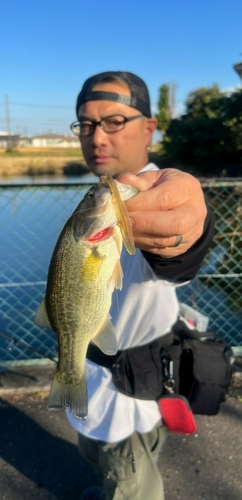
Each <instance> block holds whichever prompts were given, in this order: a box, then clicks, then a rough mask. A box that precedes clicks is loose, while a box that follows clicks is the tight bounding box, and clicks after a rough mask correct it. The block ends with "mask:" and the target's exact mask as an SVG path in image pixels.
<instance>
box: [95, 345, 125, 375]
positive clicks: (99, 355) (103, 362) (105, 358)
mask: <svg viewBox="0 0 242 500" xmlns="http://www.w3.org/2000/svg"><path fill="white" fill-rule="evenodd" d="M120 353H121V351H117V352H116V354H114V355H113V356H109V355H107V354H105V353H104V352H102V351H101V350H100V349H99V348H98V347H97V346H96V345H95V344H91V343H90V344H89V346H88V349H87V356H86V357H87V358H88V359H89V360H90V361H93V362H94V363H96V364H97V365H100V366H104V368H109V370H111V367H112V365H113V364H114V363H115V361H116V359H117V357H118V356H119V355H120Z"/></svg>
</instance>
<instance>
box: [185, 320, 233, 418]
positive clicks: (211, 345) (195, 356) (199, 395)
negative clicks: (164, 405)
mask: <svg viewBox="0 0 242 500" xmlns="http://www.w3.org/2000/svg"><path fill="white" fill-rule="evenodd" d="M181 323H182V322H181V321H180V324H179V325H176V328H177V327H178V328H179V326H180V335H181V337H183V348H182V354H181V358H180V368H179V391H178V392H179V394H182V395H183V396H185V397H186V398H187V399H188V401H189V403H190V406H191V409H192V411H193V413H195V414H203V415H216V414H217V413H218V410H219V406H220V403H222V402H223V401H225V396H226V393H227V391H228V388H229V385H230V382H231V377H232V363H233V352H232V349H231V348H230V347H229V346H228V345H227V344H226V343H225V342H224V341H223V340H222V339H221V338H220V337H219V336H218V335H217V334H215V333H214V332H212V331H207V332H198V331H197V330H190V329H189V328H187V327H186V326H185V325H184V324H183V325H181Z"/></svg>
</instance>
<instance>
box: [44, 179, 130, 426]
mask: <svg viewBox="0 0 242 500" xmlns="http://www.w3.org/2000/svg"><path fill="white" fill-rule="evenodd" d="M136 193H137V189H136V188H133V187H131V186H127V185H124V184H121V183H119V182H118V181H114V180H113V179H112V177H111V176H108V175H106V176H102V177H101V179H100V182H99V183H98V184H97V185H95V186H93V187H92V188H91V189H89V191H88V192H87V193H86V195H85V196H84V199H83V200H82V201H81V202H80V203H79V205H78V206H77V207H76V209H75V210H74V212H73V213H72V215H71V216H70V218H69V219H68V221H67V222H66V224H65V226H64V228H63V230H62V231H61V233H60V236H59V238H58V240H57V243H56V246H55V248H54V251H53V255H52V258H51V261H50V266H49V271H48V278H47V287H46V294H45V298H44V299H43V301H42V303H41V304H40V306H39V309H38V310H37V313H36V316H35V323H36V324H37V325H38V326H41V327H48V328H52V329H53V330H54V331H55V332H56V333H57V337H58V347H59V356H58V364H57V369H56V372H55V375H54V379H53V382H52V386H51V390H50V395H49V401H48V407H49V409H59V408H61V407H63V406H67V407H69V410H70V411H73V414H74V416H75V417H76V418H80V419H85V418H86V417H87V413H88V404H87V385H86V376H85V358H86V352H87V348H88V344H89V342H90V341H92V342H95V343H96V345H97V346H98V347H99V348H100V349H101V350H102V351H103V352H105V353H106V354H109V355H113V354H115V353H116V352H117V340H116V337H115V332H114V327H113V325H112V323H111V319H110V316H109V309H110V306H111V297H112V293H113V290H114V289H115V288H117V289H121V288H122V278H123V273H122V269H121V265H120V254H121V250H122V242H124V244H125V246H126V248H127V250H128V252H129V253H130V254H133V253H134V252H135V247H134V243H133V240H132V228H131V224H130V220H129V217H128V214H127V212H126V208H125V205H124V203H123V201H122V200H126V199H128V198H130V197H132V196H134V194H136Z"/></svg>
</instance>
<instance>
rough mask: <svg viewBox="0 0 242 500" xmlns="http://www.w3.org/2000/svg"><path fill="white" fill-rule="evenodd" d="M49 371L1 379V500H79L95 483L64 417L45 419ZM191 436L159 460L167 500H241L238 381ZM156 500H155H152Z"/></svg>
mask: <svg viewBox="0 0 242 500" xmlns="http://www.w3.org/2000/svg"><path fill="white" fill-rule="evenodd" d="M52 373H53V367H52V366H47V367H46V366H44V367H39V368H36V367H35V368H33V367H32V368H31V367H25V368H20V367H16V368H15V369H13V370H11V371H8V372H5V373H4V372H3V373H0V423H1V425H0V499H1V500H17V499H18V500H33V499H34V500H57V499H58V500H62V499H63V500H64V499H65V500H68V499H69V500H78V499H79V498H80V495H81V492H82V491H83V490H84V489H85V488H86V487H87V486H89V485H95V484H96V485H97V484H98V482H97V480H96V478H95V476H94V474H93V472H92V470H91V469H90V468H89V467H88V466H87V465H86V464H85V463H84V462H83V460H82V459H81V458H80V456H79V455H78V452H77V448H76V442H77V437H76V433H75V431H74V430H73V429H72V428H71V427H70V425H69V423H68V422H67V420H66V417H65V413H64V411H56V412H50V411H48V409H47V398H48V391H49V386H50V381H51V378H52ZM230 393H231V394H230V396H228V397H227V400H226V402H225V403H223V404H222V405H221V410H220V412H219V414H218V415H216V416H213V417H208V416H202V415H197V416H196V421H197V426H198V429H197V432H196V434H194V435H181V434H169V435H168V438H167V441H166V443H165V445H164V447H163V450H162V453H161V455H160V459H159V467H160V471H161V474H162V476H163V479H164V484H165V492H166V500H200V499H204V500H217V499H220V500H242V377H241V374H237V376H236V380H235V382H234V384H233V386H232V387H231V391H230ZM157 500H158V499H157Z"/></svg>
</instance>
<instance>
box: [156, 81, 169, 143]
mask: <svg viewBox="0 0 242 500" xmlns="http://www.w3.org/2000/svg"><path fill="white" fill-rule="evenodd" d="M159 92H160V94H159V100H158V110H159V111H158V113H157V115H156V118H157V120H158V125H157V128H158V130H160V131H161V133H162V134H164V133H165V131H166V129H167V127H168V125H169V123H170V120H171V116H170V88H169V85H167V84H164V85H161V87H160V90H159Z"/></svg>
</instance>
